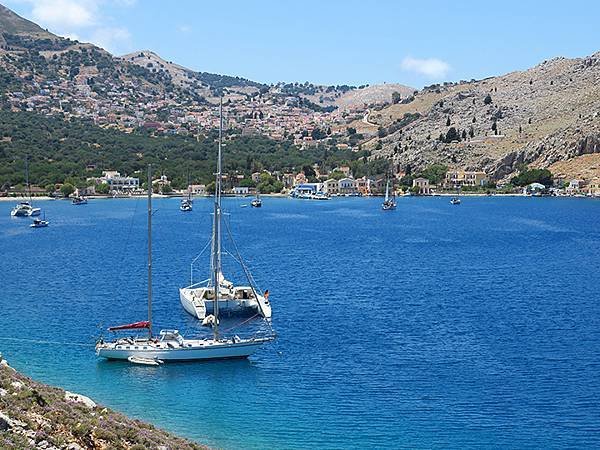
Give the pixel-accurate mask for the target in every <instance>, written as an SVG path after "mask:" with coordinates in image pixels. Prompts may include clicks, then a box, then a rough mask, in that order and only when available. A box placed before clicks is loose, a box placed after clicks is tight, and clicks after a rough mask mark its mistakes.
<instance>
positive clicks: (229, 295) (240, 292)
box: [179, 105, 271, 320]
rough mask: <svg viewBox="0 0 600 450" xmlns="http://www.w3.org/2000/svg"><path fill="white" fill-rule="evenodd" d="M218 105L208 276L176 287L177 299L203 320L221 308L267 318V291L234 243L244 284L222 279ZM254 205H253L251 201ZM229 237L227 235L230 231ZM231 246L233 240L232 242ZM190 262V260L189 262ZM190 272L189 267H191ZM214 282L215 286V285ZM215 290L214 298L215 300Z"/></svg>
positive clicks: (220, 137) (269, 309) (220, 135)
mask: <svg viewBox="0 0 600 450" xmlns="http://www.w3.org/2000/svg"><path fill="white" fill-rule="evenodd" d="M222 109H223V108H222V105H221V109H220V111H221V112H220V114H221V115H220V126H219V157H218V163H217V178H216V181H215V183H216V184H215V208H214V221H213V236H212V247H211V276H210V277H209V278H208V279H207V280H204V281H201V282H198V283H194V280H193V279H191V280H190V283H191V284H190V285H189V286H187V287H184V288H181V289H179V300H180V301H181V305H182V306H183V308H184V309H185V310H186V311H187V312H188V313H189V314H191V315H192V316H194V317H196V318H198V319H199V320H204V318H205V317H207V316H208V315H209V314H215V312H216V311H221V312H222V313H225V314H230V315H242V314H259V315H260V316H262V317H263V318H265V319H270V318H271V304H270V303H269V291H265V292H264V293H261V292H260V290H259V289H258V288H257V287H256V284H255V283H254V280H253V278H252V275H251V274H250V272H249V270H248V268H247V267H246V266H245V264H244V263H243V260H242V258H241V256H240V255H239V252H237V247H235V249H236V252H237V253H238V254H237V260H238V262H239V263H240V264H241V266H242V269H243V271H244V274H245V275H246V278H247V280H248V285H245V286H235V285H234V284H233V283H232V282H230V281H228V280H226V279H225V276H224V275H223V272H222V269H221V226H222V223H221V214H222V212H221V175H220V174H221V147H222V144H221V141H222V134H223V112H222ZM252 206H255V205H252ZM230 237H231V235H230ZM234 246H235V244H234ZM193 264H194V263H193V262H192V265H193ZM191 272H192V273H193V271H191ZM215 286H219V288H218V289H215ZM215 291H217V297H218V300H215Z"/></svg>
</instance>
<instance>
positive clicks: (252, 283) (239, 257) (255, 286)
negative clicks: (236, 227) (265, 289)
mask: <svg viewBox="0 0 600 450" xmlns="http://www.w3.org/2000/svg"><path fill="white" fill-rule="evenodd" d="M224 222H225V226H226V227H227V234H228V235H229V240H230V241H231V243H232V244H233V249H234V250H235V252H236V254H237V259H236V261H238V262H239V263H240V265H241V266H242V270H243V271H244V274H245V275H246V278H247V279H248V283H250V287H251V288H252V289H253V290H254V291H255V292H254V294H255V295H257V292H256V289H258V288H259V287H258V284H257V283H256V281H255V280H254V277H253V276H252V274H251V273H250V271H249V270H248V267H247V266H246V264H245V263H244V259H243V258H242V254H241V253H240V250H239V248H238V246H237V244H236V243H235V240H234V239H233V235H232V234H231V228H230V227H229V222H228V221H226V220H225V221H224ZM231 256H232V257H233V255H231ZM234 259H235V258H234ZM259 290H260V289H259Z"/></svg>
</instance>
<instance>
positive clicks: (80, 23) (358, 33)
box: [0, 0, 600, 88]
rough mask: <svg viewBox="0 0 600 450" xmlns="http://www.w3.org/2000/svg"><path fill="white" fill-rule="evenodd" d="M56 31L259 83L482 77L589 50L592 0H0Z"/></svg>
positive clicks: (595, 31) (597, 9) (419, 82)
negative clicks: (563, 0) (565, 0)
mask: <svg viewBox="0 0 600 450" xmlns="http://www.w3.org/2000/svg"><path fill="white" fill-rule="evenodd" d="M0 1H1V0H0ZM4 4H5V5H6V6H8V7H9V8H11V9H13V10H14V11H16V12H17V13H18V14H20V15H22V16H24V17H26V18H28V19H31V20H34V21H35V22H37V23H38V24H40V25H41V26H43V27H45V28H48V29H49V30H50V31H53V32H55V33H57V34H61V35H67V36H71V37H74V38H78V39H79V40H82V41H86V42H93V43H95V44H98V45H100V46H102V47H104V48H106V49H107V50H109V51H111V52H112V53H114V54H117V55H120V54H123V53H128V52H131V51H135V50H142V49H150V50H154V51H156V52H157V53H158V54H160V55H161V56H163V57H164V58H165V59H167V60H171V61H173V62H177V63H179V64H182V65H184V66H186V67H189V68H190V69H194V70H199V71H206V72H215V73H222V74H227V75H239V76H243V77H246V78H250V79H252V80H256V81H261V82H267V83H271V82H277V81H300V82H304V81H310V82H313V83H318V84H354V85H360V84H366V83H369V84H376V83H383V82H388V83H392V82H393V83H402V84H406V85H409V86H414V87H418V88H420V87H422V86H424V85H427V84H431V83H435V82H440V81H456V80H460V79H471V78H477V79H479V78H483V77H487V76H492V75H500V74H503V73H506V72H511V71H513V70H521V69H526V68H528V67H531V66H533V65H536V64H538V63H539V62H541V61H543V60H545V59H549V58H552V57H554V56H566V57H577V56H585V55H588V54H591V53H594V52H596V51H599V50H600V25H599V22H598V18H599V17H600V2H595V1H578V0H572V1H569V2H554V1H549V2H543V1H539V2H535V1H530V2H528V1H523V0H521V1H513V0H506V1H490V0H488V1H462V2H461V1H459V2H442V1H428V0H418V1H411V2H402V1H393V0H389V1H388V0H379V1H377V0H372V1H370V2H367V1H355V0H346V1H337V0H329V1H328V0H320V1H314V0H302V1H293V2H292V1H283V0H282V1H274V0H255V1H252V0H248V1H241V0H240V1H238V0H233V1H210V2H207V1H203V0H172V1H166V0H162V1H159V0H5V1H4Z"/></svg>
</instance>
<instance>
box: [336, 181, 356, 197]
mask: <svg viewBox="0 0 600 450" xmlns="http://www.w3.org/2000/svg"><path fill="white" fill-rule="evenodd" d="M338 186H339V191H340V194H342V195H345V194H355V193H356V180H354V178H342V179H341V180H340V181H338Z"/></svg>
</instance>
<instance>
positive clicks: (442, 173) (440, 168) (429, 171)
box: [419, 164, 448, 184]
mask: <svg viewBox="0 0 600 450" xmlns="http://www.w3.org/2000/svg"><path fill="white" fill-rule="evenodd" d="M446 172H448V166H445V165H443V164H432V165H430V166H427V167H426V168H425V170H423V171H422V172H421V173H420V174H419V176H420V177H423V178H427V179H428V180H429V182H430V183H431V184H439V183H440V182H441V181H442V180H443V179H444V178H446Z"/></svg>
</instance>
